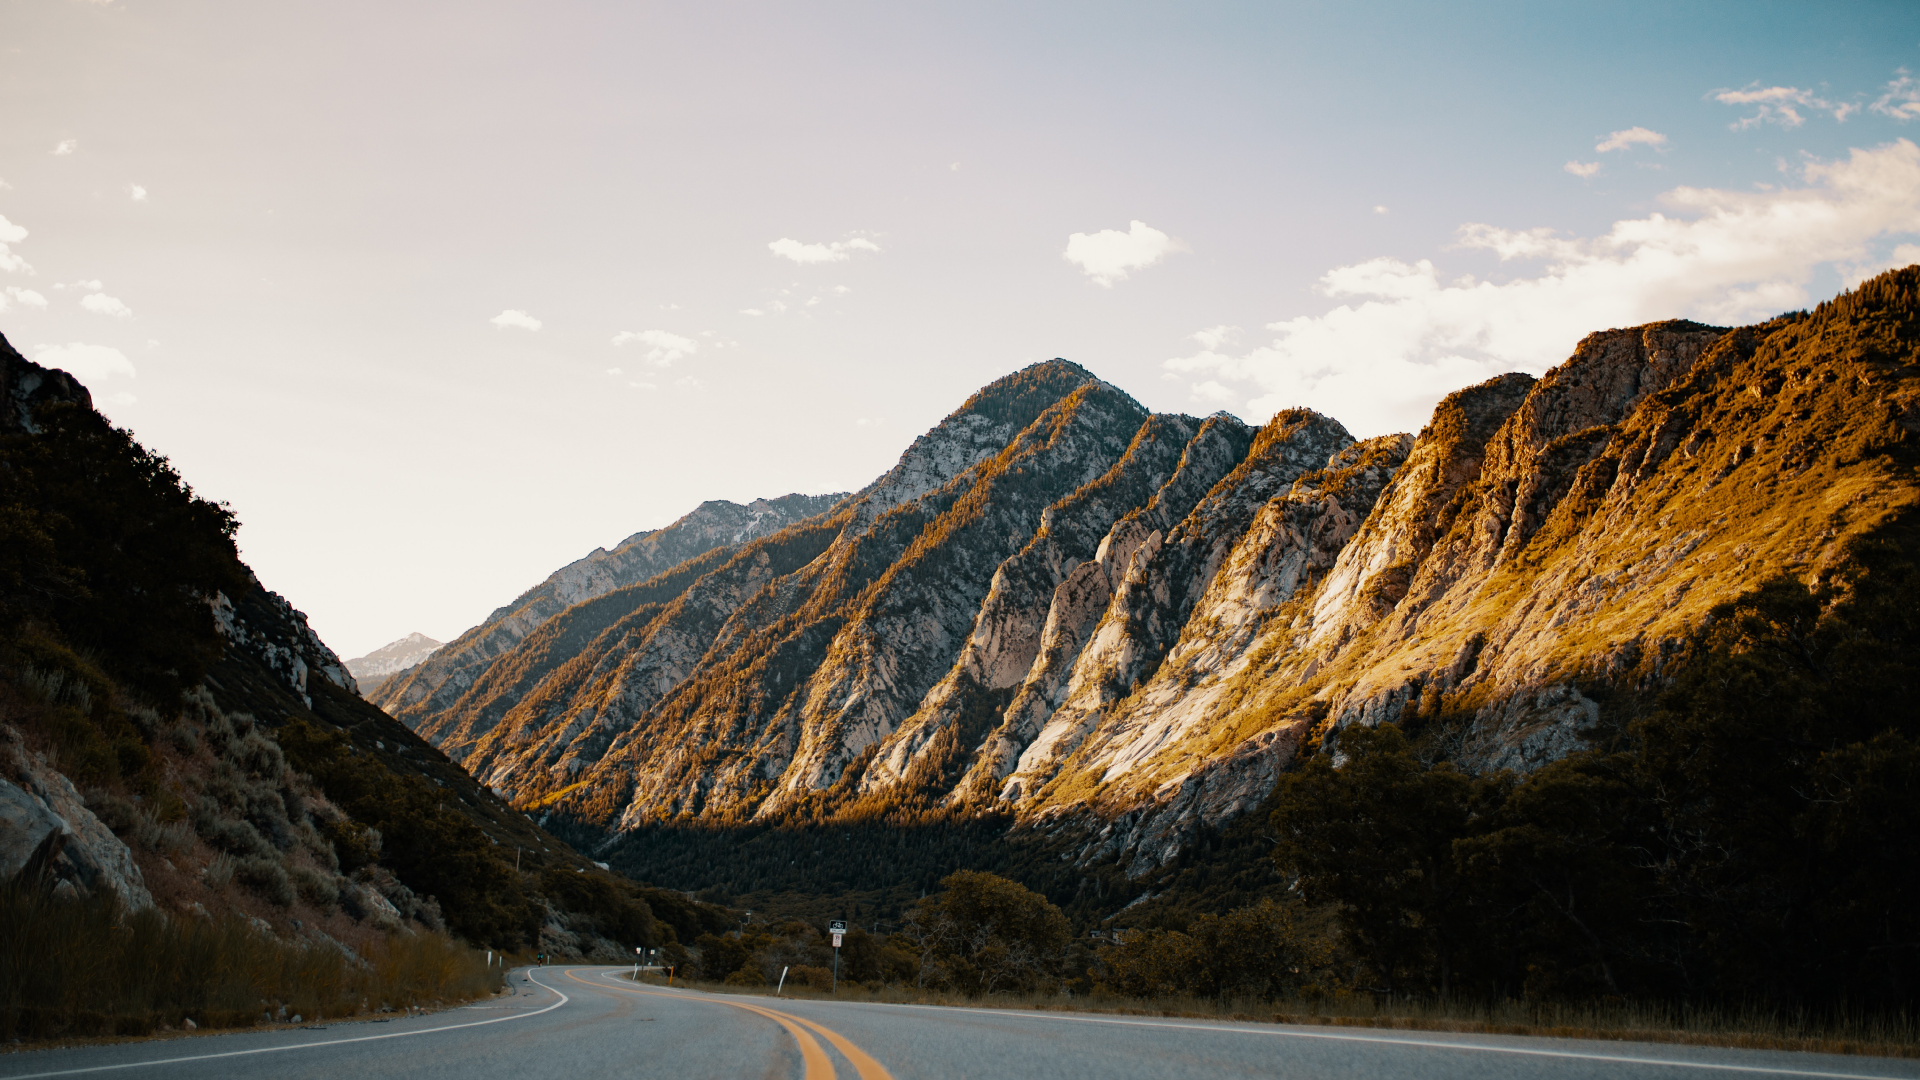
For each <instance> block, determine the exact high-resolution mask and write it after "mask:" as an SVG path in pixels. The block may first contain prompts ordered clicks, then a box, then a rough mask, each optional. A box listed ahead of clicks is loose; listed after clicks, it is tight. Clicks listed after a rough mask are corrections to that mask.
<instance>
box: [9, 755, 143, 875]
mask: <svg viewBox="0 0 1920 1080" xmlns="http://www.w3.org/2000/svg"><path fill="white" fill-rule="evenodd" d="M23 871H24V872H25V873H26V874H27V875H28V876H33V877H43V878H44V879H48V880H51V881H52V883H53V889H54V892H55V894H56V895H61V894H65V895H70V896H72V895H79V896H86V895H92V894H94V893H97V892H101V891H106V892H111V893H113V894H114V895H115V896H118V897H119V898H120V901H121V902H122V903H124V904H126V905H127V906H128V907H129V908H131V909H133V910H135V911H139V910H141V909H144V908H150V907H152V906H153V895H152V894H151V893H149V892H148V891H147V885H146V881H145V880H144V879H143V878H142V877H141V875H140V866H139V864H138V863H136V862H135V861H134V858H133V852H132V851H130V850H129V849H128V848H127V845H125V844H123V843H121V842H120V838H119V837H117V836H115V835H114V834H113V830H111V829H109V828H107V826H106V825H105V824H104V823H103V822H101V820H100V819H99V818H98V817H96V816H95V815H94V813H93V811H92V810H89V809H88V808H87V804H86V800H85V799H83V798H82V797H81V795H80V792H79V791H78V790H77V789H75V788H74V786H73V782H72V781H70V780H68V779H67V778H66V777H65V776H63V775H61V774H60V772H59V770H57V769H55V768H54V767H53V766H52V765H50V764H48V762H47V761H46V759H45V758H44V757H43V756H41V755H40V754H35V753H30V752H29V751H28V750H27V749H26V746H25V745H24V743H23V740H22V739H21V737H20V733H19V732H17V731H15V730H14V729H13V728H11V727H7V726H4V725H0V880H8V879H11V878H13V877H14V876H15V875H17V874H20V873H22V872H23Z"/></svg>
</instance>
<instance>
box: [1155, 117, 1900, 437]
mask: <svg viewBox="0 0 1920 1080" xmlns="http://www.w3.org/2000/svg"><path fill="white" fill-rule="evenodd" d="M1800 173H1801V176H1800V179H1802V180H1803V181H1804V185H1803V186H1799V187H1781V188H1775V189H1770V190H1766V191H1735V190H1721V189H1714V188H1691V187H1679V188H1675V189H1673V190H1671V191H1668V192H1667V193H1666V194H1665V195H1663V196H1662V197H1661V198H1662V201H1663V202H1664V203H1665V205H1666V208H1667V209H1668V210H1669V211H1671V212H1672V214H1673V215H1674V216H1669V214H1668V213H1654V214H1651V215H1649V216H1647V217H1644V218H1635V219H1629V220H1622V221H1616V222H1615V223H1614V224H1613V226H1612V227H1611V228H1610V229H1609V230H1607V231H1606V232H1605V233H1604V234H1602V235H1599V236H1594V237H1590V238H1579V237H1565V236H1561V235H1558V234H1555V233H1554V232H1553V231H1552V230H1549V229H1534V230H1527V231H1514V230H1508V229H1501V228H1497V227H1494V226H1491V225H1467V226H1464V227H1462V228H1461V229H1460V232H1459V237H1460V241H1461V243H1462V245H1463V246H1465V247H1470V248H1479V249H1482V250H1486V251H1490V252H1493V253H1495V254H1496V255H1498V256H1499V257H1500V258H1501V259H1502V260H1538V261H1539V262H1540V263H1541V264H1542V265H1541V266H1540V267H1539V268H1538V269H1537V270H1536V271H1534V272H1532V273H1530V274H1526V273H1523V274H1520V275H1516V276H1514V277H1512V278H1511V279H1509V280H1505V281H1501V282H1494V281H1481V280H1476V279H1474V278H1473V277H1458V278H1451V277H1445V276H1443V275H1442V273H1441V272H1440V270H1439V269H1438V268H1437V267H1435V266H1434V264H1433V263H1432V262H1430V261H1428V260H1425V259H1422V260H1419V261H1417V262H1413V263H1408V262H1404V261H1401V260H1399V259H1393V258H1378V259H1372V260H1369V261H1367V262H1363V263H1358V264H1355V265H1352V266H1343V267H1339V268H1337V269H1335V270H1332V271H1330V272H1328V273H1327V274H1326V275H1324V276H1323V277H1322V278H1321V279H1320V291H1321V292H1322V293H1324V294H1325V295H1327V296H1329V297H1333V298H1335V299H1337V300H1339V301H1340V303H1339V304H1338V306H1336V307H1334V308H1333V309H1332V310H1330V311H1328V312H1326V313H1325V314H1321V315H1303V316H1300V317H1297V318H1293V319H1287V320H1284V321H1281V322H1276V323H1271V324H1269V325H1268V327H1267V328H1268V329H1269V330H1271V331H1273V332H1274V334H1275V337H1274V338H1273V339H1272V341H1271V342H1269V343H1268V344H1265V345H1261V346H1259V347H1256V348H1254V349H1252V350H1250V351H1247V352H1244V353H1240V354H1238V355H1234V354H1231V353H1228V352H1226V351H1223V350H1221V349H1220V348H1219V347H1218V346H1213V347H1207V348H1204V349H1203V351H1201V352H1199V353H1197V354H1195V355H1192V356H1184V357H1179V358H1177V359H1173V360H1169V361H1167V363H1166V366H1167V368H1168V369H1169V370H1170V371H1174V372H1178V373H1180V374H1182V375H1184V376H1187V377H1188V378H1189V379H1190V380H1194V381H1195V382H1196V384H1197V385H1203V384H1202V383H1201V382H1200V381H1201V380H1211V381H1215V382H1223V383H1224V382H1238V383H1239V384H1241V385H1242V386H1243V387H1250V389H1249V390H1248V391H1247V394H1248V397H1249V398H1250V399H1251V400H1250V402H1249V404H1248V406H1247V408H1248V409H1249V410H1251V412H1252V413H1256V414H1271V413H1272V412H1274V411H1277V410H1279V409H1281V408H1284V407H1287V406H1293V405H1307V406H1311V407H1313V408H1317V409H1320V410H1322V411H1325V412H1327V413H1329V414H1331V415H1333V416H1336V417H1338V418H1339V419H1340V420H1341V421H1342V422H1343V423H1345V424H1347V425H1348V426H1349V427H1350V428H1352V429H1353V430H1354V431H1355V432H1356V433H1360V434H1377V433H1380V432H1384V431H1392V430H1412V429H1416V428H1417V427H1418V426H1419V425H1420V424H1421V423H1422V422H1423V421H1424V420H1425V418H1426V416H1427V414H1428V411H1429V410H1430V409H1431V408H1432V406H1433V403H1434V402H1435V401H1436V400H1438V399H1439V398H1440V397H1441V396H1443V395H1444V394H1446V393H1449V392H1451V391H1453V390H1456V389H1459V388H1460V387H1463V386H1467V385H1470V384H1472V383H1475V382H1478V381H1480V380H1482V379H1486V378H1488V377H1490V376H1492V375H1495V374H1498V373H1499V372H1502V371H1511V370H1516V369H1517V370H1524V371H1531V372H1536V373H1537V372H1541V371H1544V370H1545V369H1546V368H1548V367H1549V366H1551V365H1553V364H1555V363H1557V362H1559V361H1560V360H1562V359H1564V358H1565V357H1566V356H1568V355H1569V354H1570V353H1571V352H1572V350H1573V347H1574V345H1575V343H1576V342H1578V341H1579V340H1580V338H1581V337H1582V336H1584V335H1585V334H1587V333H1589V332H1591V331H1594V330H1599V329H1604V328H1606V327H1611V326H1632V325H1635V324H1638V323H1644V322H1650V321H1653V320H1656V319H1667V318H1674V317H1676V316H1685V317H1691V318H1697V319H1701V320H1703V321H1707V322H1713V323H1722V324H1726V323H1738V322H1748V321H1753V320H1756V319H1760V318H1763V317H1766V316H1769V315H1772V314H1775V313H1777V312H1780V311H1783V310H1789V309H1792V308H1796V307H1802V306H1805V305H1806V304H1807V303H1808V299H1809V298H1808V295H1807V284H1808V282H1809V281H1810V279H1811V278H1812V276H1813V273H1814V271H1815V270H1816V269H1818V268H1820V267H1823V266H1833V267H1835V268H1836V269H1838V270H1840V271H1842V272H1843V273H1847V272H1849V271H1852V272H1868V271H1870V270H1871V269H1872V268H1874V267H1876V266H1881V265H1885V264H1886V259H1885V258H1884V257H1882V258H1878V259H1876V258H1875V257H1874V254H1875V252H1876V251H1878V250H1880V249H1881V247H1882V245H1885V244H1887V243H1888V242H1889V241H1892V240H1896V239H1908V238H1910V237H1911V236H1912V234H1915V233H1920V147H1917V146H1915V145H1914V144H1913V143H1912V142H1910V141H1908V140H1906V139H1899V140H1896V141H1894V142H1891V143H1887V144H1885V145H1882V146H1879V147H1876V148H1873V149H1869V150H1862V149H1855V150H1853V151H1851V152H1850V155H1849V156H1848V157H1846V158H1843V159H1840V160H1837V161H1832V162H1821V161H1814V162H1811V163H1809V164H1806V165H1805V166H1803V167H1802V169H1801V170H1800ZM1905 250H1909V249H1908V248H1898V249H1896V250H1895V252H1894V255H1895V256H1896V257H1897V256H1898V253H1899V252H1900V251H1905ZM1912 250H1914V253H1915V254H1920V248H1915V249H1912Z"/></svg>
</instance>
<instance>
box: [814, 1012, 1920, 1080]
mask: <svg viewBox="0 0 1920 1080" xmlns="http://www.w3.org/2000/svg"><path fill="white" fill-rule="evenodd" d="M848 1004H855V1003H854V1002H848ZM858 1004H862V1005H867V1004H871V1005H879V1006H881V1007H883V1008H891V1009H929V1010H945V1011H950V1012H966V1013H980V1014H982V1015H986V1016H1004V1017H1009V1018H1011V1019H1015V1020H1070V1021H1073V1022H1075V1023H1081V1024H1118V1025H1121V1026H1124V1027H1150V1028H1175V1029H1179V1030H1186V1031H1220V1032H1228V1033H1232V1034H1240V1035H1267V1036H1273V1037H1278V1038H1285V1039H1326V1040H1330V1041H1333V1042H1364V1043H1386V1044H1390V1045H1394V1046H1415V1047H1422V1048H1429V1049H1438V1050H1476V1051H1479V1052H1481V1053H1486V1054H1519V1055H1523V1056H1526V1057H1549V1058H1570V1059H1573V1060H1576V1061H1605V1062H1612V1063H1616V1064H1626V1065H1663V1066H1668V1067H1671V1068H1675V1069H1712V1070H1715V1071H1718V1072H1742V1073H1762V1074H1765V1075H1769V1076H1811V1077H1816V1078H1818V1080H1913V1078H1912V1077H1910V1076H1889V1075H1887V1074H1886V1073H1843V1072H1823V1071H1820V1070H1816V1069H1782V1068H1776V1067H1774V1066H1770V1065H1734V1064H1730V1063H1723V1062H1716V1061H1686V1060H1683V1059H1680V1058H1647V1057H1632V1056H1629V1055H1627V1054H1594V1053H1583V1052H1581V1051H1578V1050H1536V1049H1531V1048H1528V1047H1524V1046H1496V1045H1492V1044H1489V1043H1459V1042H1441V1041H1440V1040H1438V1039H1401V1038H1395V1037H1393V1036H1388V1035H1349V1034H1336V1033H1334V1032H1330V1031H1327V1032H1322V1031H1292V1030H1281V1029H1277V1028H1275V1029H1263V1028H1252V1027H1226V1026H1224V1025H1218V1024H1175V1023H1165V1022H1158V1021H1152V1020H1108V1019H1105V1018H1103V1017H1098V1016H1059V1015H1053V1016H1048V1015H1040V1014H1034V1013H1024V1012H1014V1011H1013V1010H1011V1009H970V1008H967V1007H965V1006H959V1005H897V1004H893V1003H891V1002H881V1001H875V1002H859V1003H858ZM1789 1052H1791V1051H1789Z"/></svg>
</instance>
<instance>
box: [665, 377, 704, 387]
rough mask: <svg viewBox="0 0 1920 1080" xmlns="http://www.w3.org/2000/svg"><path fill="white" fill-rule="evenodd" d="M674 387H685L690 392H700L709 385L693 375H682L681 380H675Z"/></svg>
mask: <svg viewBox="0 0 1920 1080" xmlns="http://www.w3.org/2000/svg"><path fill="white" fill-rule="evenodd" d="M673 385H675V386H683V387H686V388H687V389H688V390H698V389H700V388H701V387H703V386H705V385H707V384H706V383H703V382H701V381H700V380H699V379H696V378H694V377H693V376H691V375H682V376H680V377H679V378H677V379H675V380H673Z"/></svg>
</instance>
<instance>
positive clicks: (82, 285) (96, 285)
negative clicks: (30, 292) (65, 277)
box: [53, 278, 106, 292]
mask: <svg viewBox="0 0 1920 1080" xmlns="http://www.w3.org/2000/svg"><path fill="white" fill-rule="evenodd" d="M53 287H54V288H56V289H91V290H93V291H94V292H99V291H100V290H101V289H103V288H105V287H106V285H105V283H104V282H102V281H101V280H100V279H99V278H94V279H93V280H91V281H62V282H57V283H56V284H55V285H54V286H53Z"/></svg>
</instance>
